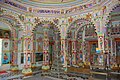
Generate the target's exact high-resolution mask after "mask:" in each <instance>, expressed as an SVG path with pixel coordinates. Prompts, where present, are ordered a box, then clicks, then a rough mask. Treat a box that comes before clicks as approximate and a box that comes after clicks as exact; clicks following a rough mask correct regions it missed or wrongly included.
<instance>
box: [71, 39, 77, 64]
mask: <svg viewBox="0 0 120 80" xmlns="http://www.w3.org/2000/svg"><path fill="white" fill-rule="evenodd" d="M76 54H77V52H76V40H75V39H73V40H72V64H74V65H75V64H76Z"/></svg>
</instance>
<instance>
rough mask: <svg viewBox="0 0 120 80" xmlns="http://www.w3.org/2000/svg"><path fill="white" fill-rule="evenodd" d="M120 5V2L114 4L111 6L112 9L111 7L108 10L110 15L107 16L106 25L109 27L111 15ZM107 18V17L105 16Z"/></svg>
mask: <svg viewBox="0 0 120 80" xmlns="http://www.w3.org/2000/svg"><path fill="white" fill-rule="evenodd" d="M119 5H120V2H117V1H116V2H114V4H113V3H112V5H111V7H109V8H108V11H107V12H108V14H107V17H106V20H105V21H106V22H105V24H106V25H107V24H108V23H109V21H110V13H111V12H112V11H113V10H114V9H116V7H117V6H119ZM105 16H106V15H105Z"/></svg>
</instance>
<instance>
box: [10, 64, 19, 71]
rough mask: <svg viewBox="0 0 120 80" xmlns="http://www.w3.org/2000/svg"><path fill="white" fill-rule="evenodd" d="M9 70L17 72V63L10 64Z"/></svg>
mask: <svg viewBox="0 0 120 80" xmlns="http://www.w3.org/2000/svg"><path fill="white" fill-rule="evenodd" d="M11 71H12V72H17V71H19V68H18V65H11Z"/></svg>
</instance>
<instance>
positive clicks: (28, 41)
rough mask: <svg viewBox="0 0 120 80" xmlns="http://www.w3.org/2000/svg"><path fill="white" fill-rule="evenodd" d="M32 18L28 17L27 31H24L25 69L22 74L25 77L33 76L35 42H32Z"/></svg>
mask: <svg viewBox="0 0 120 80" xmlns="http://www.w3.org/2000/svg"><path fill="white" fill-rule="evenodd" d="M31 20H32V18H31V17H27V18H26V24H25V26H26V27H25V30H24V33H23V34H24V42H23V43H24V44H23V45H24V51H23V52H24V68H23V70H22V73H23V74H24V75H25V76H28V75H32V70H31V62H32V54H33V47H32V46H33V45H32V44H33V40H32V36H33V35H32V31H31V30H32V23H31Z"/></svg>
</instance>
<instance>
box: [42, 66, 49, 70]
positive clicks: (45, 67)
mask: <svg viewBox="0 0 120 80" xmlns="http://www.w3.org/2000/svg"><path fill="white" fill-rule="evenodd" d="M49 69H50V66H49V65H43V66H42V70H49Z"/></svg>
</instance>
